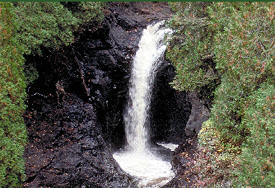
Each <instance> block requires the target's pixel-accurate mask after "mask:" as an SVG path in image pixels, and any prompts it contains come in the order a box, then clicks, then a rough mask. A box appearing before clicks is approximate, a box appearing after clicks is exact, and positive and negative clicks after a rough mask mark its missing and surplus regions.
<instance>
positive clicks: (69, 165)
mask: <svg viewBox="0 0 275 188" xmlns="http://www.w3.org/2000/svg"><path fill="white" fill-rule="evenodd" d="M51 103H52V101H51V100H46V101H45V100H43V99H39V98H36V99H33V100H32V109H33V111H29V112H28V113H27V114H26V118H25V119H26V124H27V126H28V132H29V140H30V143H29V144H28V146H27V148H26V150H25V158H26V174H27V177H28V178H27V180H26V182H25V186H27V187H40V186H43V187H81V186H82V187H83V186H87V187H127V186H128V185H129V184H130V178H129V177H128V176H126V175H125V174H124V173H123V172H122V171H121V170H120V168H119V167H118V165H117V164H116V163H115V161H114V159H113V158H112V156H111V151H110V150H109V149H108V147H107V145H106V142H105V141H104V139H103V137H102V130H101V127H100V124H99V123H98V122H97V120H96V114H95V109H94V107H93V105H92V104H89V103H85V102H83V100H81V99H79V98H78V97H76V96H74V95H71V94H68V95H66V96H65V97H64V100H63V102H62V106H60V105H58V106H53V105H52V104H51ZM41 106H42V109H39V108H41ZM34 109H35V110H34ZM37 122H39V125H38V124H37ZM117 185H120V186H117Z"/></svg>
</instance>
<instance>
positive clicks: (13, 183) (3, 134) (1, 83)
mask: <svg viewBox="0 0 275 188" xmlns="http://www.w3.org/2000/svg"><path fill="white" fill-rule="evenodd" d="M14 18H15V15H14V13H13V12H12V4H10V3H0V46H1V48H0V75H1V78H0V140H1V142H0V187H19V186H20V185H21V183H22V181H23V180H24V177H25V176H24V160H23V152H24V146H25V144H26V139H27V133H26V128H25V125H24V120H23V117H22V115H23V113H24V110H25V104H24V100H25V96H26V93H25V88H26V84H25V77H24V73H23V68H22V67H23V63H24V58H23V51H22V48H21V47H20V46H19V43H18V41H17V40H16V37H15V36H16V31H17V30H16V29H17V28H16V27H17V22H16V20H15V19H14Z"/></svg>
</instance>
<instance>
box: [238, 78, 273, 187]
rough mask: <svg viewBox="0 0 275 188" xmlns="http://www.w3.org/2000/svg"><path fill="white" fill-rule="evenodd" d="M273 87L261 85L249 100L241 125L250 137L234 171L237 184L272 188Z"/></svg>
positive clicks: (244, 145)
mask: <svg viewBox="0 0 275 188" xmlns="http://www.w3.org/2000/svg"><path fill="white" fill-rule="evenodd" d="M274 99H275V87H274V85H270V84H267V83H265V84H263V85H262V86H261V88H260V89H259V90H257V91H256V92H255V93H254V94H253V95H251V96H250V97H249V101H250V104H249V106H248V108H247V110H246V111H245V114H244V119H243V121H242V123H243V124H245V126H246V127H247V128H248V129H249V130H250V136H249V137H248V139H247V141H246V142H245V143H244V144H243V147H242V154H241V156H240V157H239V158H240V162H239V163H240V165H241V166H240V168H238V169H237V170H236V175H237V177H238V182H236V184H242V185H246V186H251V187H270V188H271V187H275V182H274V179H275V169H274V168H275V166H274V160H275V148H274V143H275V127H274V125H275V120H274V104H275V103H274Z"/></svg>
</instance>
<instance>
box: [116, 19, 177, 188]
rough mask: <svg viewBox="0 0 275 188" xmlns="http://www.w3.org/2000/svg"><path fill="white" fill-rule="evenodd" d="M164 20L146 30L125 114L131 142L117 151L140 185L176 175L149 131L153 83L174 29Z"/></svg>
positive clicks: (157, 184) (149, 187) (157, 183)
mask: <svg viewBox="0 0 275 188" xmlns="http://www.w3.org/2000/svg"><path fill="white" fill-rule="evenodd" d="M163 24H164V21H162V22H158V23H156V24H152V25H149V26H147V28H146V29H144V30H143V33H142V37H141V39H140V42H139V49H138V51H137V52H136V55H135V58H134V62H133V65H132V72H131V78H130V86H129V101H128V104H127V107H126V109H125V114H124V123H125V132H126V138H127V145H126V146H125V148H123V149H121V150H120V151H118V152H116V153H114V154H113V157H114V159H115V160H116V161H117V162H118V164H119V165H120V167H121V168H122V170H124V171H125V172H127V173H128V174H130V175H131V176H133V177H136V178H137V179H138V187H146V188H154V187H161V186H163V185H165V184H166V183H168V182H169V181H170V180H171V179H172V178H173V177H174V176H175V174H174V172H173V171H172V166H171V164H170V159H168V158H169V157H167V156H163V155H160V154H159V152H157V151H158V149H156V146H154V147H153V146H151V145H150V138H149V133H148V127H149V123H150V122H149V121H148V119H149V118H148V111H149V108H150V102H151V92H152V84H153V82H154V77H155V73H156V70H157V68H158V66H159V64H160V63H161V62H162V58H163V54H164V52H165V49H166V45H165V43H164V42H163V40H164V38H165V36H166V35H169V34H171V33H172V30H171V29H168V28H164V27H162V25H163ZM159 147H163V148H164V147H166V148H169V149H170V150H173V149H175V148H176V147H177V146H176V145H173V144H165V143H160V144H159Z"/></svg>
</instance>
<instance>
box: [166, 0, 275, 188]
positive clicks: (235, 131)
mask: <svg viewBox="0 0 275 188" xmlns="http://www.w3.org/2000/svg"><path fill="white" fill-rule="evenodd" d="M173 5H174V6H172V8H173V9H174V10H175V11H176V13H175V16H174V17H173V18H172V19H171V21H170V25H171V27H172V28H174V29H175V35H174V37H173V38H172V41H171V42H170V46H169V47H168V52H167V57H168V58H169V60H170V61H171V62H172V63H173V64H174V65H175V67H176V70H177V75H176V77H175V80H174V81H173V85H174V87H175V88H176V89H179V90H184V91H194V90H195V91H198V92H201V90H203V89H205V86H209V85H210V86H212V88H213V86H214V87H215V86H216V85H217V83H220V84H219V85H218V87H217V88H216V89H215V90H214V92H213V93H212V95H214V100H213V106H212V108H211V114H210V120H209V121H210V122H211V127H213V128H214V129H215V131H217V132H218V139H217V143H218V145H219V146H220V147H221V148H223V151H222V154H220V156H229V155H230V156H236V155H239V154H241V155H240V161H239V163H238V165H239V166H241V167H243V169H242V170H238V168H237V165H236V162H235V161H236V160H235V157H234V159H232V161H233V163H235V165H233V166H234V168H236V171H237V172H238V173H239V174H238V177H239V180H238V181H236V182H237V183H242V184H244V183H245V185H251V186H256V187H259V186H271V187H274V186H272V181H271V179H272V178H273V179H274V170H273V165H274V162H273V161H274V148H273V146H272V144H271V143H272V142H274V140H273V139H274V138H273V136H271V135H274V126H273V125H274V120H273V118H274V117H272V116H271V115H270V114H269V113H270V111H271V109H272V107H271V106H272V105H270V104H272V103H271V102H270V101H269V103H267V102H266V103H263V101H264V99H265V98H266V97H268V98H270V99H271V98H272V95H274V87H271V85H274V82H275V80H274V78H275V77H274V70H275V68H274V60H273V59H274V40H273V38H274V36H273V35H274V19H273V18H274V3H260V2H253V3H251V2H247V3H223V2H220V3H207V4H205V3H204V4H201V3H194V4H191V3H177V4H173ZM204 56H210V57H211V58H212V61H213V62H211V61H204V58H203V57H204ZM213 65H214V67H213ZM217 80H218V81H217ZM212 91H213V90H212ZM272 93H273V94H272ZM206 94H207V93H206ZM261 105H262V106H261ZM273 105H274V103H273ZM263 108H264V110H265V111H263ZM254 116H255V117H254ZM204 126H205V125H204ZM202 130H204V129H203V128H202ZM209 130H212V129H209ZM209 130H207V129H206V130H205V131H206V132H207V131H209ZM204 135H209V136H211V134H209V133H206V134H205V133H204ZM255 145H256V146H255ZM204 147H211V143H208V144H206V145H205V146H204ZM253 147H254V149H255V148H256V149H257V151H258V152H259V153H257V152H256V151H255V150H253ZM251 157H253V159H251ZM219 158H220V157H217V160H216V161H215V162H213V164H214V163H217V162H218V161H219ZM249 165H250V168H249Z"/></svg>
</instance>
